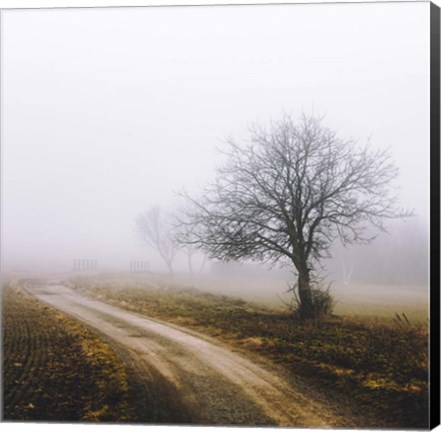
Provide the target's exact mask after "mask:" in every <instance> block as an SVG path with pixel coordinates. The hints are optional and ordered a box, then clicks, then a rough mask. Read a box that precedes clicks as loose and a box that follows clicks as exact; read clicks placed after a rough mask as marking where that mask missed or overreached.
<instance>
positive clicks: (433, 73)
mask: <svg viewBox="0 0 441 432" xmlns="http://www.w3.org/2000/svg"><path fill="white" fill-rule="evenodd" d="M429 377H430V387H429V388H430V402H429V407H430V410H429V424H430V429H433V428H435V427H436V426H438V425H439V424H440V8H439V7H438V6H437V5H436V4H434V3H432V2H431V3H430V367H429Z"/></svg>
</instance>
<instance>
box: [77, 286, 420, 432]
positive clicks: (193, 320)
mask: <svg viewBox="0 0 441 432" xmlns="http://www.w3.org/2000/svg"><path fill="white" fill-rule="evenodd" d="M72 286H74V287H76V289H78V290H79V291H80V292H82V293H84V294H86V295H89V296H92V297H96V298H100V299H101V300H104V301H107V302H109V303H111V304H114V305H116V306H119V307H122V308H124V309H127V310H129V311H134V312H138V313H141V314H145V315H148V316H151V317H156V318H161V319H164V320H167V321H170V322H174V323H177V324H180V325H184V326H188V327H191V328H194V329H197V330H199V331H201V332H205V333H207V334H209V335H211V336H215V337H218V338H220V339H222V340H223V341H225V342H227V343H230V344H233V345H235V346H237V347H241V348H242V349H246V350H250V351H253V352H255V353H258V354H260V355H262V356H265V357H268V358H270V359H272V360H273V361H276V362H278V363H280V364H282V365H284V366H285V367H286V368H288V369H289V370H291V371H293V372H295V373H297V374H301V375H302V376H303V377H306V378H307V379H310V380H311V384H312V385H316V387H319V388H321V389H322V390H323V391H324V392H325V393H327V394H328V395H331V394H332V395H333V396H332V397H334V396H335V397H336V398H337V399H338V398H339V397H340V396H344V397H346V399H348V398H349V399H350V401H351V403H352V404H353V405H356V406H357V409H358V410H359V412H360V413H363V415H364V418H366V417H368V418H369V417H370V418H371V422H370V423H369V424H360V427H368V426H372V427H395V428H409V427H413V428H426V427H427V417H428V374H427V371H428V334H427V326H426V325H424V324H417V325H416V324H412V322H411V323H410V325H407V324H406V325H400V324H399V323H396V322H394V321H393V320H392V319H389V320H388V321H387V320H385V319H376V318H374V317H371V319H369V320H366V319H361V318H348V317H346V318H344V317H337V316H333V317H331V318H329V319H327V320H324V321H318V322H309V323H300V322H294V321H293V320H292V319H291V318H290V316H289V315H288V314H287V313H284V312H281V311H280V309H279V310H275V309H270V308H264V307H259V306H256V305H252V304H250V303H247V302H244V301H243V300H241V299H238V298H231V297H227V296H220V295H215V294H212V293H205V292H201V291H199V290H197V289H194V288H191V287H187V288H183V289H177V288H176V287H170V288H164V287H162V288H158V287H154V286H153V287H152V286H150V285H142V284H139V283H137V285H136V286H130V283H124V284H121V283H119V282H118V281H115V282H114V283H111V280H109V279H107V280H104V281H100V280H99V279H90V278H79V279H76V280H74V281H73V284H72Z"/></svg>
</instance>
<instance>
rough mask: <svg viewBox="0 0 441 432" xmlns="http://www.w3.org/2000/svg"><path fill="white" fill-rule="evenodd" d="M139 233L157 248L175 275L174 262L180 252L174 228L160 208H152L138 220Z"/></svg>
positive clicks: (146, 241) (150, 244)
mask: <svg viewBox="0 0 441 432" xmlns="http://www.w3.org/2000/svg"><path fill="white" fill-rule="evenodd" d="M136 224H137V228H138V232H139V234H140V236H141V238H142V239H143V240H144V242H145V243H147V244H148V245H149V246H151V247H153V248H155V249H156V250H157V251H158V253H159V255H160V256H161V258H162V259H163V260H164V262H165V264H166V265H167V268H168V270H169V272H170V273H173V261H174V259H175V256H176V253H177V252H178V244H177V243H176V240H175V236H174V233H173V228H172V225H171V224H170V223H168V221H167V217H166V216H164V214H163V213H162V212H161V209H160V207H150V208H149V209H148V210H147V211H146V212H144V213H142V214H141V215H139V216H138V218H137V219H136Z"/></svg>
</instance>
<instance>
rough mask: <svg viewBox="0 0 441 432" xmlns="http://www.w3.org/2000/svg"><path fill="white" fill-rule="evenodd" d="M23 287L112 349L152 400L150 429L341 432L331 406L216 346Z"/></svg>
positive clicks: (55, 287)
mask: <svg viewBox="0 0 441 432" xmlns="http://www.w3.org/2000/svg"><path fill="white" fill-rule="evenodd" d="M24 287H25V288H26V289H27V291H28V292H30V293H31V294H33V295H34V296H36V297H37V298H38V299H40V300H41V301H43V302H45V303H47V304H49V305H51V306H54V307H55V308H57V309H59V310H60V311H62V312H64V313H66V314H68V315H71V316H73V317H74V318H76V319H77V320H79V321H81V322H82V323H84V324H86V325H87V326H89V327H90V328H92V329H95V330H96V331H97V332H98V334H100V335H101V337H102V338H103V339H105V340H106V341H108V342H109V343H111V344H112V346H113V347H114V348H115V349H116V351H117V352H118V354H119V355H120V356H121V357H122V358H123V360H124V361H125V362H126V364H127V365H128V367H129V368H130V369H131V370H132V372H133V373H134V374H136V377H137V381H138V384H139V388H140V391H141V393H142V392H143V391H144V392H147V393H148V394H149V398H148V401H147V402H146V404H147V403H148V404H149V405H150V406H148V407H147V406H146V409H149V410H153V411H154V417H153V418H154V422H157V423H164V422H165V423H193V424H205V425H278V426H297V427H319V428H326V427H332V426H337V425H339V424H342V419H341V418H339V417H338V416H337V415H336V414H335V413H334V412H333V410H332V408H331V407H330V406H328V405H327V404H325V403H324V402H319V401H317V400H313V398H311V396H305V394H304V392H302V391H301V390H300V389H299V388H298V386H297V385H296V383H295V381H293V380H292V379H290V378H288V376H287V375H286V374H285V375H284V374H283V372H282V371H281V370H279V369H278V368H277V367H275V366H273V365H270V364H267V363H263V362H256V361H255V360H254V361H251V360H249V359H247V358H245V357H244V356H243V355H242V354H239V353H237V352H234V351H233V350H232V349H231V348H229V347H226V346H224V345H222V344H220V343H219V342H217V341H215V340H214V339H211V338H208V337H207V336H204V335H201V334H199V333H196V332H194V331H190V330H187V329H183V328H180V327H178V326H175V325H171V324H167V323H164V322H160V321H158V320H154V319H148V318H145V317H141V316H139V315H136V314H133V313H129V312H127V311H124V310H122V309H119V308H117V307H114V306H111V305H108V304H105V303H103V302H100V301H98V300H93V299H90V298H86V297H83V296H81V295H79V294H78V293H76V292H74V291H73V290H71V289H70V288H68V287H66V286H63V285H60V284H59V283H58V282H56V281H46V282H44V283H42V282H39V283H36V282H34V283H31V282H26V283H25V284H24ZM259 363H260V364H259ZM141 393H140V394H141ZM140 397H141V396H140Z"/></svg>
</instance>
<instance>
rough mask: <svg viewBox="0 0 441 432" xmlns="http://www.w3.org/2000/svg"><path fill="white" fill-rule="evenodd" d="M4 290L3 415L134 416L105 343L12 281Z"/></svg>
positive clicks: (92, 418)
mask: <svg viewBox="0 0 441 432" xmlns="http://www.w3.org/2000/svg"><path fill="white" fill-rule="evenodd" d="M2 294H3V295H2V305H3V317H2V318H3V359H2V360H3V413H2V417H3V420H6V421H14V420H17V421H19V420H21V421H23V420H33V421H39V420H41V421H112V422H113V421H130V420H133V418H134V417H133V416H134V413H133V409H132V408H131V407H130V404H129V402H128V400H129V391H128V390H129V386H128V377H127V375H126V372H125V369H124V367H123V365H122V363H121V361H120V360H119V358H118V357H117V356H116V355H115V353H114V352H113V351H112V350H111V349H110V347H109V346H108V345H107V344H105V343H103V342H102V341H100V340H99V339H97V338H96V337H95V336H94V335H93V334H92V333H91V332H90V331H88V330H87V329H85V328H84V327H82V326H81V325H79V324H77V323H76V322H74V321H73V320H71V319H69V318H67V317H65V316H64V315H62V314H61V313H59V312H57V311H55V310H54V309H52V308H50V307H48V306H44V305H42V304H41V303H40V302H38V301H37V300H35V299H34V298H33V297H31V296H30V295H29V294H27V293H25V292H24V291H23V290H22V289H21V288H19V287H18V286H16V285H15V284H14V283H12V284H9V285H8V286H6V287H4V288H3V293H2ZM110 407H111V408H110Z"/></svg>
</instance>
